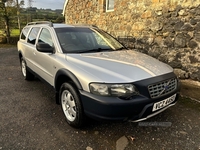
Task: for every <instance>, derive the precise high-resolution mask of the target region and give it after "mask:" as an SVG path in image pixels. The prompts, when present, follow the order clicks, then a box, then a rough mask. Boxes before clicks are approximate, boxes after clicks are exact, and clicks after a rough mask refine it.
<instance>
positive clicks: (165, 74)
mask: <svg viewBox="0 0 200 150" xmlns="http://www.w3.org/2000/svg"><path fill="white" fill-rule="evenodd" d="M18 52H19V59H20V64H21V70H22V74H23V76H24V79H25V80H33V79H34V77H35V76H37V77H39V78H41V79H42V80H44V81H46V82H47V83H48V84H50V85H51V86H52V87H53V88H54V89H55V94H56V102H57V103H58V104H61V107H62V110H63V113H64V116H65V118H66V120H67V122H68V124H69V125H71V126H73V127H81V126H82V125H83V124H84V121H85V117H86V116H89V117H91V118H94V119H98V120H99V119H100V120H114V121H142V120H145V119H148V118H149V117H152V116H154V115H156V114H158V113H160V112H162V111H164V110H165V109H167V108H169V107H170V106H173V105H174V104H175V103H176V101H177V99H178V96H179V89H180V84H179V81H178V79H177V77H176V75H175V74H174V72H173V69H172V68H171V67H170V66H168V65H167V64H164V63H162V62H160V61H158V60H157V59H155V58H152V57H150V56H147V55H145V54H143V53H139V52H137V51H135V50H130V49H127V48H126V47H124V46H123V45H122V44H121V43H120V42H119V41H117V40H116V39H115V38H113V37H112V36H111V35H110V34H108V33H106V32H104V31H102V30H100V29H99V28H97V27H95V26H80V25H79V26H75V25H66V24H53V23H51V22H32V23H29V24H27V26H25V27H24V29H23V30H22V32H21V35H20V40H19V41H18Z"/></svg>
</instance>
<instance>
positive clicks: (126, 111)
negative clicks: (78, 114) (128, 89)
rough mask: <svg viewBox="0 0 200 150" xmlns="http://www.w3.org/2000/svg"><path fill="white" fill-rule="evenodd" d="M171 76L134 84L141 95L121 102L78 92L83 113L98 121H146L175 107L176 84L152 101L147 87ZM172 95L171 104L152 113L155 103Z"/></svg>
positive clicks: (113, 98) (117, 99) (177, 89)
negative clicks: (166, 92)
mask: <svg viewBox="0 0 200 150" xmlns="http://www.w3.org/2000/svg"><path fill="white" fill-rule="evenodd" d="M172 76H173V77H174V75H173V74H168V75H164V76H160V77H154V78H152V79H148V80H143V81H139V82H135V83H134V85H136V86H137V88H139V89H140V90H139V91H141V92H140V94H141V95H137V96H134V97H133V98H132V99H130V100H123V99H120V98H118V97H104V96H98V95H94V94H91V93H88V92H85V91H80V97H81V100H82V104H83V108H84V112H85V114H86V115H87V116H89V117H91V118H94V119H98V120H115V121H134V122H137V121H142V120H145V119H148V118H150V117H152V116H154V115H157V114H158V113H160V112H162V111H164V110H166V109H167V108H169V107H171V106H173V105H175V103H176V101H177V99H178V97H179V91H180V84H179V82H178V84H177V88H176V89H175V90H174V91H172V92H170V93H169V94H166V95H163V96H160V97H159V98H154V99H152V98H150V95H149V93H148V90H147V86H148V85H149V84H151V83H155V82H159V81H161V80H163V79H164V80H165V79H167V78H171V77H172ZM174 94H176V98H175V100H174V101H173V102H172V103H170V104H169V105H167V106H165V107H163V108H161V109H159V110H156V111H152V110H153V105H154V104H155V103H156V102H159V101H162V100H165V99H167V98H169V97H170V96H172V95H174Z"/></svg>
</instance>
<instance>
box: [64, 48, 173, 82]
mask: <svg viewBox="0 0 200 150" xmlns="http://www.w3.org/2000/svg"><path fill="white" fill-rule="evenodd" d="M66 60H67V61H68V62H69V63H71V64H72V65H75V66H76V67H77V68H79V71H78V72H77V73H80V70H82V71H83V72H84V73H83V74H84V76H85V79H88V80H90V81H94V82H107V83H119V82H120V83H123V82H124V83H125V82H134V81H139V80H143V79H147V78H151V77H155V76H159V75H163V74H167V73H170V72H173V69H172V68H171V67H170V66H169V65H167V64H164V63H162V62H160V61H158V60H157V59H155V58H152V57H150V56H148V55H146V54H143V53H140V52H136V51H134V50H121V51H109V52H97V53H81V54H67V55H66ZM81 74H82V73H81Z"/></svg>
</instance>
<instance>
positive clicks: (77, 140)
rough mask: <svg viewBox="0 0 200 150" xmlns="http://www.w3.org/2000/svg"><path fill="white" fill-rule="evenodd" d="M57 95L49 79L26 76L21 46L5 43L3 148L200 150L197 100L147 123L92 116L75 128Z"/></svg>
mask: <svg viewBox="0 0 200 150" xmlns="http://www.w3.org/2000/svg"><path fill="white" fill-rule="evenodd" d="M188 90H189V89H188ZM54 99H55V98H54V90H53V89H52V88H50V87H49V86H48V85H47V84H45V83H43V82H41V81H39V80H38V79H36V80H34V81H31V82H28V81H25V80H24V79H23V77H22V75H21V71H20V66H19V60H18V53H17V49H16V48H8V49H3V48H0V116H1V117H0V150H7V149H11V150H12V149H14V150H18V149H20V150H21V149H29V150H30V149H48V150H51V149H53V150H55V149H56V150H58V149H61V150H115V149H117V150H123V149H125V150H133V149H134V150H135V149H153V150H156V149H159V150H161V149H162V150H165V149H167V150H168V149H172V150H174V149H188V150H189V149H190V150H191V149H192V150H200V103H198V102H195V101H192V100H189V99H185V98H181V99H180V100H179V101H178V103H177V104H176V105H175V106H173V107H171V108H169V109H168V110H166V111H164V112H163V113H161V114H159V115H157V116H155V117H153V118H151V119H149V120H146V121H144V122H142V123H128V122H126V123H111V122H97V121H93V120H88V122H87V126H86V127H84V128H82V129H74V128H72V127H70V126H69V125H68V124H67V123H66V122H65V120H64V116H63V114H62V111H61V108H60V106H59V105H57V104H55V100H54Z"/></svg>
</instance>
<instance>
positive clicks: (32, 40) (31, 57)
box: [25, 27, 40, 72]
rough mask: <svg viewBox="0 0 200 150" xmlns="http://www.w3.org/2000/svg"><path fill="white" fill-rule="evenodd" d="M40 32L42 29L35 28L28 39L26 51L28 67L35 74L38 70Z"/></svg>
mask: <svg viewBox="0 0 200 150" xmlns="http://www.w3.org/2000/svg"><path fill="white" fill-rule="evenodd" d="M39 31H40V27H33V28H32V29H31V31H30V33H29V35H28V37H27V44H26V49H25V59H26V63H27V66H28V67H29V68H30V69H31V70H33V71H34V72H36V71H37V69H36V62H35V61H36V60H35V54H36V53H35V52H36V39H37V36H38V33H39Z"/></svg>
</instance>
